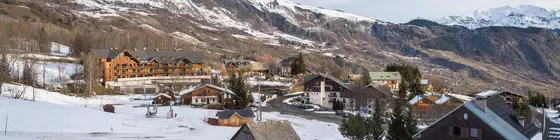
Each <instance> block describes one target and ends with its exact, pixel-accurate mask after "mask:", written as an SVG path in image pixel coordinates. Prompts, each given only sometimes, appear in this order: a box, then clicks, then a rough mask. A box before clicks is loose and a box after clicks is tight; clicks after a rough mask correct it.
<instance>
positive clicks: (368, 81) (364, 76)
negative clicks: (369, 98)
mask: <svg viewBox="0 0 560 140" xmlns="http://www.w3.org/2000/svg"><path fill="white" fill-rule="evenodd" d="M362 83H363V85H369V84H371V83H372V82H371V77H370V76H369V72H368V71H367V70H366V69H363V70H362Z"/></svg>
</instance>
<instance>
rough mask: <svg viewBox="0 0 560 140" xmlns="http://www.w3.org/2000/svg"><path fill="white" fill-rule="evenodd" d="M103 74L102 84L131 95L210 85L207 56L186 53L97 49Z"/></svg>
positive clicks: (178, 51) (93, 51)
mask: <svg viewBox="0 0 560 140" xmlns="http://www.w3.org/2000/svg"><path fill="white" fill-rule="evenodd" d="M90 54H91V55H94V56H95V57H96V59H97V60H98V62H100V63H99V65H100V67H101V70H102V75H101V77H102V78H101V79H102V80H101V81H100V82H101V83H102V85H103V86H105V87H106V88H112V89H116V90H119V91H123V92H131V93H158V92H161V91H163V90H165V89H168V88H171V89H173V90H175V91H177V90H181V89H184V88H186V87H187V86H189V85H197V84H199V83H201V82H205V81H209V80H210V78H211V73H210V66H209V65H208V64H207V63H206V62H205V60H204V59H205V58H204V53H202V52H186V51H182V50H157V49H156V50H124V49H118V48H112V49H93V50H91V53H90Z"/></svg>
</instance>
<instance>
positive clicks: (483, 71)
mask: <svg viewBox="0 0 560 140" xmlns="http://www.w3.org/2000/svg"><path fill="white" fill-rule="evenodd" d="M2 2H3V3H2V4H0V13H1V14H2V16H0V19H2V20H1V21H2V22H0V32H10V33H13V34H9V36H6V37H4V38H6V39H7V40H8V41H7V42H8V44H7V46H10V47H13V48H16V46H19V45H21V42H20V40H21V39H16V38H28V39H29V40H33V39H34V38H36V36H37V35H36V34H37V33H36V32H35V31H37V29H38V28H40V27H46V28H47V31H48V34H49V37H50V38H49V39H50V40H51V41H53V42H57V43H60V44H64V45H68V46H71V50H72V54H73V55H74V56H81V55H80V54H83V53H85V52H87V50H89V49H90V48H111V47H118V48H127V49H144V48H147V49H154V48H160V49H184V50H190V51H203V52H205V53H206V57H207V59H208V61H209V62H211V63H212V64H213V66H217V65H218V64H219V63H220V60H223V59H231V58H239V57H246V58H252V59H256V60H259V61H263V62H268V61H270V60H271V59H273V60H279V59H282V58H285V57H287V56H292V55H296V54H297V53H300V52H302V53H305V54H306V56H305V59H306V60H307V62H308V64H309V66H310V67H313V68H316V69H318V70H319V71H322V72H331V73H333V74H335V75H337V76H338V77H345V76H344V75H347V74H348V72H349V71H351V72H353V73H360V70H361V68H362V67H365V68H368V69H371V70H382V69H383V67H384V66H385V65H387V64H390V63H401V62H404V63H411V64H414V65H417V66H419V67H420V69H421V70H422V71H424V73H425V75H426V76H430V77H436V78H439V79H442V80H444V81H445V83H448V84H449V86H450V87H451V88H452V89H453V90H454V91H456V92H461V93H472V92H474V91H481V90H485V89H489V88H492V89H498V88H504V89H506V90H512V91H515V92H521V93H525V92H526V91H527V90H535V91H539V92H546V93H551V92H552V91H555V90H557V89H558V87H560V84H559V83H558V78H560V77H559V76H560V75H559V68H558V63H557V62H554V61H552V60H556V57H557V56H558V54H560V50H558V49H557V46H559V44H558V36H557V35H556V34H553V32H552V31H551V30H548V29H537V28H530V29H522V28H509V27H488V28H482V29H477V30H471V29H468V28H465V27H460V26H446V25H440V24H437V23H432V22H426V21H422V20H417V21H414V22H411V23H409V24H392V23H386V22H383V21H380V20H376V19H370V18H366V17H361V16H357V15H353V14H349V13H345V12H343V11H340V10H331V9H324V8H317V7H312V6H306V5H300V4H297V3H295V2H292V1H290V0H204V1H201V0H183V1H171V0H138V1H129V0H39V1H30V0H3V1H2ZM22 25H25V26H24V27H20V26H22ZM12 27H17V28H12ZM16 29H29V30H23V32H25V34H19V32H20V31H22V30H16ZM0 39H2V37H0ZM29 51H34V50H32V49H31V50H29Z"/></svg>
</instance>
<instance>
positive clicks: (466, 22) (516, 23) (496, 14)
mask: <svg viewBox="0 0 560 140" xmlns="http://www.w3.org/2000/svg"><path fill="white" fill-rule="evenodd" d="M434 21H436V22H438V23H440V24H444V25H459V26H465V27H467V28H469V29H476V28H480V27H490V26H511V27H521V28H527V27H539V28H548V29H559V28H560V11H554V10H548V9H545V8H542V7H537V6H533V5H519V6H515V7H511V6H503V7H498V8H490V9H487V10H476V11H474V12H473V14H472V16H447V17H443V18H439V19H434Z"/></svg>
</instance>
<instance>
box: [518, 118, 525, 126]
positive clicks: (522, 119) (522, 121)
mask: <svg viewBox="0 0 560 140" xmlns="http://www.w3.org/2000/svg"><path fill="white" fill-rule="evenodd" d="M517 123H519V125H521V127H525V117H517Z"/></svg>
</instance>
